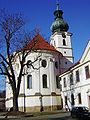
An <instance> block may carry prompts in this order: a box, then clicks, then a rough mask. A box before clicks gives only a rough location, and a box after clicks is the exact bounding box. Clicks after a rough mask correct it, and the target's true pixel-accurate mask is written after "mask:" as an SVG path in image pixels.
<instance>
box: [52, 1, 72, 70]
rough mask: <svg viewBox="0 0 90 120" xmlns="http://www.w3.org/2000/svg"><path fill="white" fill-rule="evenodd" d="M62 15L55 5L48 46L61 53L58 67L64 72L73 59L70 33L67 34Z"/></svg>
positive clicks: (66, 26)
mask: <svg viewBox="0 0 90 120" xmlns="http://www.w3.org/2000/svg"><path fill="white" fill-rule="evenodd" d="M62 15H63V11H62V10H60V7H59V3H57V8H56V10H55V11H54V16H55V19H54V22H53V23H52V25H51V28H50V29H51V31H52V35H51V37H50V44H51V45H53V46H54V47H55V48H56V49H57V50H58V51H59V52H61V53H62V55H63V57H62V58H61V59H60V67H61V69H62V71H64V70H66V69H68V68H69V67H70V66H71V65H72V64H73V62H74V58H73V50H72V44H71V36H72V33H70V32H68V29H69V25H68V24H67V22H65V21H64V20H63V17H62Z"/></svg>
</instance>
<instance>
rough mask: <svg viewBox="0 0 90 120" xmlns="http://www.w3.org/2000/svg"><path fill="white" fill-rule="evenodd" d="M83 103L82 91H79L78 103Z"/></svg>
mask: <svg viewBox="0 0 90 120" xmlns="http://www.w3.org/2000/svg"><path fill="white" fill-rule="evenodd" d="M81 103H82V99H81V93H78V104H81Z"/></svg>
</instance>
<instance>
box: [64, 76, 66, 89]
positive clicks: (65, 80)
mask: <svg viewBox="0 0 90 120" xmlns="http://www.w3.org/2000/svg"><path fill="white" fill-rule="evenodd" d="M63 84H64V87H66V78H63Z"/></svg>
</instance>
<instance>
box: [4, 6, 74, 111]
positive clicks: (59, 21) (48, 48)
mask: <svg viewBox="0 0 90 120" xmlns="http://www.w3.org/2000/svg"><path fill="white" fill-rule="evenodd" d="M62 15H63V11H62V10H60V8H59V4H57V8H56V10H55V11H54V16H55V19H54V21H53V23H52V25H51V31H52V35H51V37H50V43H48V42H47V41H46V40H45V39H44V38H43V37H42V36H41V35H40V34H38V35H36V36H35V37H34V38H33V39H32V40H31V41H30V42H29V43H28V44H27V46H26V48H27V50H28V49H31V47H32V46H33V44H34V43H35V41H36V40H37V42H36V44H35V46H34V47H33V50H32V51H31V53H30V54H29V55H28V56H27V58H26V62H28V63H29V62H33V61H35V60H36V59H37V61H35V62H33V67H32V66H30V65H27V67H25V68H24V72H25V73H27V74H26V75H25V76H23V77H22V82H21V87H20V93H19V97H18V104H19V110H20V111H25V112H30V111H40V110H41V109H42V110H44V111H47V110H49V111H50V110H51V111H52V110H58V109H61V108H62V99H61V92H60V79H59V75H60V74H61V73H62V72H63V71H65V70H67V69H68V68H69V67H71V66H72V65H73V61H74V58H73V51H72V44H71V43H72V42H71V36H72V33H70V32H68V29H69V25H68V24H67V23H66V22H65V21H64V19H63V16H62ZM15 70H16V74H18V71H19V64H18V60H16V63H15ZM6 81H8V79H6ZM12 98H13V94H12V90H11V87H10V85H9V84H8V82H7V83H6V108H7V109H10V108H11V107H12V106H13V102H12V100H13V99H12Z"/></svg>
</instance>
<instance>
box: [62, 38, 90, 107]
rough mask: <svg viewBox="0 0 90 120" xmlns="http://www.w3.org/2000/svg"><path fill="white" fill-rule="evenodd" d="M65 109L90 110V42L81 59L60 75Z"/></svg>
mask: <svg viewBox="0 0 90 120" xmlns="http://www.w3.org/2000/svg"><path fill="white" fill-rule="evenodd" d="M60 78H61V81H60V84H61V85H62V92H61V96H62V99H63V108H65V106H66V105H68V107H69V108H70V109H71V108H72V106H74V105H84V106H87V107H89V108H90V40H89V41H88V44H87V46H86V48H85V50H84V52H83V55H82V57H81V59H80V60H79V61H78V62H77V63H76V64H74V65H73V66H72V67H70V68H69V69H68V70H66V71H65V72H64V73H62V74H61V75H60Z"/></svg>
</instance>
